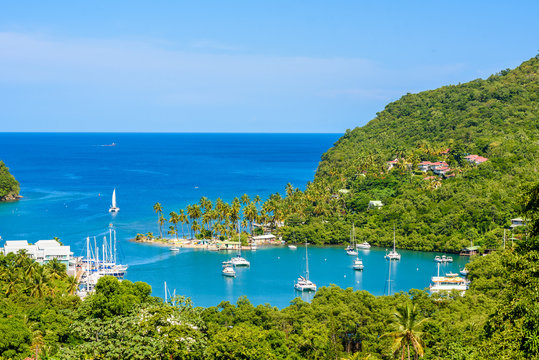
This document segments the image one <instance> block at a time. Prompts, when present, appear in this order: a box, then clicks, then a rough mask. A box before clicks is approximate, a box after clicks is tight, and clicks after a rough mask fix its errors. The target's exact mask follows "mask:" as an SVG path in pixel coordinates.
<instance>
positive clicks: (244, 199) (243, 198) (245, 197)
mask: <svg viewBox="0 0 539 360" xmlns="http://www.w3.org/2000/svg"><path fill="white" fill-rule="evenodd" d="M240 201H241V203H242V204H243V205H247V204H248V203H249V201H251V200H250V199H249V195H247V194H243V195H242V196H241V199H240Z"/></svg>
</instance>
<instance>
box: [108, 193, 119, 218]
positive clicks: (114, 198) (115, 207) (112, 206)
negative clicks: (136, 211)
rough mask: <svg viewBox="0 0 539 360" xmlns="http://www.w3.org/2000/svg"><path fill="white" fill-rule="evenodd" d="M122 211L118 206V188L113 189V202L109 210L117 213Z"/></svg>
mask: <svg viewBox="0 0 539 360" xmlns="http://www.w3.org/2000/svg"><path fill="white" fill-rule="evenodd" d="M118 211H120V208H119V207H117V206H116V188H114V190H113V191H112V204H111V206H110V209H109V212H110V213H116V212H118Z"/></svg>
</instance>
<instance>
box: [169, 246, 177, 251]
mask: <svg viewBox="0 0 539 360" xmlns="http://www.w3.org/2000/svg"><path fill="white" fill-rule="evenodd" d="M169 250H170V251H171V252H179V251H180V248H179V247H177V246H173V247H171V248H170V249H169Z"/></svg>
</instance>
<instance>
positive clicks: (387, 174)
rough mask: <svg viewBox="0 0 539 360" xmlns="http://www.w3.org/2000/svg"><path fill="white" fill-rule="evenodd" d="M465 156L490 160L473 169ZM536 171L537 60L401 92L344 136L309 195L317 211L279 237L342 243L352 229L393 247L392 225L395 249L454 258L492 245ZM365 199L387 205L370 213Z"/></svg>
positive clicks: (331, 151)
mask: <svg viewBox="0 0 539 360" xmlns="http://www.w3.org/2000/svg"><path fill="white" fill-rule="evenodd" d="M447 149H449V151H447ZM469 154H476V155H480V156H482V157H485V158H488V161H486V162H484V163H482V164H480V165H474V164H470V163H468V161H466V159H465V158H464V157H465V156H466V155H469ZM394 159H398V163H397V164H396V165H395V167H394V168H393V169H391V170H388V165H387V161H388V160H394ZM421 161H431V162H436V161H445V162H447V164H448V166H449V167H450V168H451V170H453V171H452V174H454V175H455V176H454V177H451V176H450V177H447V178H446V177H443V176H436V175H435V174H433V173H432V172H430V171H429V172H427V173H423V172H421V171H419V170H418V164H419V163H420V162H421ZM538 166H539V58H538V57H536V58H532V59H530V60H528V61H526V62H524V63H523V64H522V65H520V66H519V67H518V68H516V69H514V70H504V71H501V72H500V73H498V74H496V75H492V76H490V77H489V78H488V79H486V80H481V79H478V80H473V81H471V82H469V83H465V84H459V85H452V86H445V87H442V88H439V89H436V90H431V91H425V92H421V93H418V94H407V95H405V96H403V97H402V98H401V99H399V100H397V101H395V102H393V103H390V104H389V105H387V106H386V108H385V109H384V110H383V111H382V112H380V113H378V114H377V117H376V118H375V119H373V120H372V121H370V122H369V123H368V124H367V125H365V126H363V127H359V128H355V129H353V130H351V131H350V130H347V131H346V134H345V135H344V136H342V137H341V138H340V139H339V140H338V141H337V143H336V144H335V146H334V147H333V148H331V149H329V150H328V152H327V153H326V154H324V155H323V157H322V161H321V163H320V165H319V168H318V171H317V175H316V178H315V180H314V182H313V183H312V184H310V185H309V187H308V189H307V190H306V194H307V195H308V194H309V193H311V195H312V196H311V197H312V198H313V199H315V200H314V201H313V203H312V205H311V210H315V208H316V207H318V210H317V211H310V212H309V211H307V213H305V217H304V218H301V216H300V219H299V220H300V221H299V222H300V223H301V226H293V227H288V228H285V229H284V234H285V237H286V238H288V239H292V238H304V237H305V238H307V237H313V238H314V239H315V241H317V242H319V243H338V242H342V241H343V240H346V238H347V237H348V233H349V228H350V223H351V222H355V224H356V228H359V229H358V232H357V234H358V238H359V240H361V241H363V239H365V240H367V241H369V242H372V243H374V244H377V245H383V246H385V245H388V244H389V243H390V242H391V238H392V229H393V225H395V226H396V229H397V238H398V240H397V241H398V246H400V247H406V248H411V249H426V250H459V249H461V248H462V247H463V246H466V245H469V244H470V241H474V243H475V244H479V245H483V246H485V247H496V246H498V245H499V244H501V237H502V234H503V228H504V227H505V228H508V227H509V225H510V219H511V218H512V217H514V216H516V214H517V213H518V208H517V203H518V200H519V199H518V197H519V196H518V194H519V193H521V192H522V188H523V187H526V186H527V185H528V184H530V183H531V182H533V181H534V180H537V178H538ZM425 178H427V179H425ZM307 197H308V196H307ZM370 200H379V201H382V203H383V204H384V206H383V207H382V208H380V209H378V210H375V209H372V210H368V203H369V201H370ZM308 209H309V207H307V210H308ZM310 215H314V218H310ZM290 216H291V219H292V220H294V219H295V220H298V216H297V215H296V214H293V215H290ZM295 223H296V222H295V221H292V222H289V224H290V225H294V224H295ZM297 225H300V224H299V223H298V224H297Z"/></svg>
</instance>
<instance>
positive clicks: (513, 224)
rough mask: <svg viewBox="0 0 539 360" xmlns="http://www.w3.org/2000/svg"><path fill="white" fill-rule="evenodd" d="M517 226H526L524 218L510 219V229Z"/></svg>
mask: <svg viewBox="0 0 539 360" xmlns="http://www.w3.org/2000/svg"><path fill="white" fill-rule="evenodd" d="M517 226H526V220H524V219H523V218H515V219H511V229H513V228H516V227H517Z"/></svg>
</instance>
